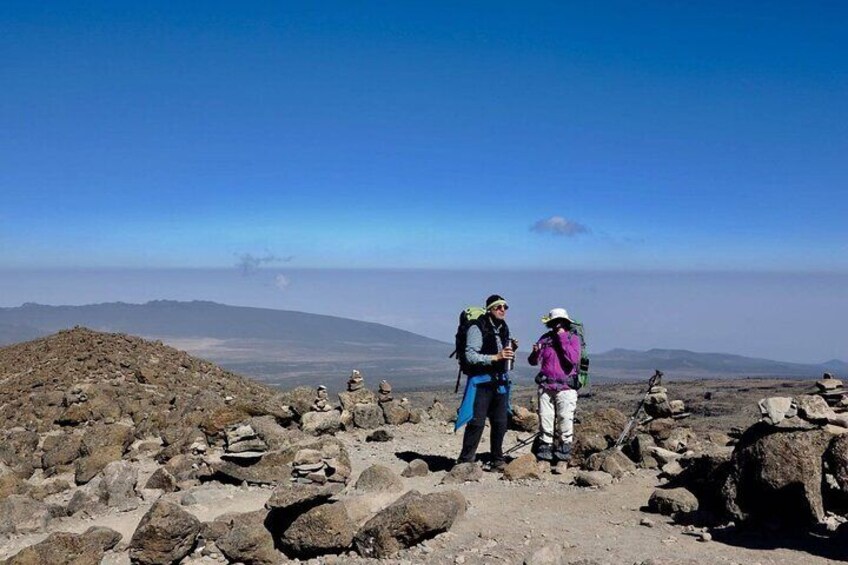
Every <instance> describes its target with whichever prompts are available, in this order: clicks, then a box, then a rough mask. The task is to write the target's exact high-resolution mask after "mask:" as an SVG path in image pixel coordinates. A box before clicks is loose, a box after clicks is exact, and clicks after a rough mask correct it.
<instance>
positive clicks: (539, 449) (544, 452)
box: [527, 308, 581, 470]
mask: <svg viewBox="0 0 848 565" xmlns="http://www.w3.org/2000/svg"><path fill="white" fill-rule="evenodd" d="M542 323H544V324H545V326H546V327H547V328H548V331H547V332H545V333H544V334H543V335H542V337H540V338H539V341H537V342H536V343H535V344H533V351H532V352H531V353H530V357H529V358H528V359H527V361H528V362H529V363H530V364H531V365H533V366H536V365H539V366H540V367H539V374H538V375H536V384H538V385H539V391H538V392H539V427H540V430H539V438H538V440H537V443H536V446H535V452H536V457H537V458H538V459H540V460H543V461H551V462H552V463H553V465H554V468H553V470H556V463H557V461H568V460H569V459H570V458H571V444H572V442H573V440H574V410H575V408H577V388H579V384H578V383H577V381H576V378H577V371H578V367H579V365H580V353H581V352H580V337H579V336H578V335H577V334H576V333H574V332H571V331H569V330H571V326H572V320H571V319H570V318H569V317H568V312H567V311H566V310H565V308H554V309H553V310H551V311H550V312H549V313H548V315H547V316H544V317H543V318H542ZM555 421H556V424H557V425H556V437H555V436H554V422H555ZM554 439H556V445H554Z"/></svg>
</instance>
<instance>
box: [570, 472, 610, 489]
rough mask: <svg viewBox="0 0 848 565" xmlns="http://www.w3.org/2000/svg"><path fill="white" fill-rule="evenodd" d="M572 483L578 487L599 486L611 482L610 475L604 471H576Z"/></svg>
mask: <svg viewBox="0 0 848 565" xmlns="http://www.w3.org/2000/svg"><path fill="white" fill-rule="evenodd" d="M574 483H575V484H576V485H577V486H579V487H596V488H601V487H605V486H607V485H611V484H612V475H610V474H609V473H607V472H605V471H577V474H576V475H575V476H574Z"/></svg>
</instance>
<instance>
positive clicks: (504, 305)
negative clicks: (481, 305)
mask: <svg viewBox="0 0 848 565" xmlns="http://www.w3.org/2000/svg"><path fill="white" fill-rule="evenodd" d="M492 310H503V311H504V312H506V311H507V310H509V306H507V305H506V304H498V305H497V306H494V307H493V308H492Z"/></svg>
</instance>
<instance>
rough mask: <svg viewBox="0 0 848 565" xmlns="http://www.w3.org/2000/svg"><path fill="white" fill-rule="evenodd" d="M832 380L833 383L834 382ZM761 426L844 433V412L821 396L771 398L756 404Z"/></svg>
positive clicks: (846, 422) (847, 414)
mask: <svg viewBox="0 0 848 565" xmlns="http://www.w3.org/2000/svg"><path fill="white" fill-rule="evenodd" d="M834 380H835V379H834ZM759 409H760V414H761V419H760V420H761V422H762V423H764V424H766V425H769V426H774V427H778V428H783V429H813V428H817V427H818V428H827V429H828V431H830V432H831V433H837V434H842V433H848V412H845V411H844V410H843V409H842V408H841V407H837V408H834V407H832V406H830V405H829V404H828V403H827V401H826V400H825V398H824V397H822V396H821V395H813V394H803V395H800V396H797V397H794V398H793V397H789V396H772V397H769V398H763V399H762V400H760V402H759Z"/></svg>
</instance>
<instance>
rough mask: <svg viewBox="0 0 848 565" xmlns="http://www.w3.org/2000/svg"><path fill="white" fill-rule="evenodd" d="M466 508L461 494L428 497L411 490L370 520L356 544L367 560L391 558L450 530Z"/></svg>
mask: <svg viewBox="0 0 848 565" xmlns="http://www.w3.org/2000/svg"><path fill="white" fill-rule="evenodd" d="M465 508H466V501H465V497H463V496H462V494H460V493H459V492H458V491H447V492H438V493H433V494H425V495H422V494H420V493H419V492H417V491H409V492H407V493H406V494H404V495H403V496H402V497H400V498H399V499H398V500H397V501H395V502H394V503H392V504H391V505H389V506H387V507H386V508H385V509H383V510H382V511H380V512H379V513H377V514H376V515H375V516H374V517H373V518H371V519H370V520H368V522H366V523H365V525H364V526H363V527H362V528H361V529H360V530H359V532H357V533H356V536H355V538H354V544H355V546H356V549H357V551H358V552H359V553H360V555H363V556H365V557H377V558H386V557H391V556H392V555H394V554H395V553H397V552H398V551H400V550H401V549H403V548H407V547H411V546H413V545H415V544H418V543H420V542H422V541H424V540H426V539H429V538H431V537H433V536H435V535H437V534H439V533H441V532H444V531H447V530H449V529H450V527H451V526H452V525H453V523H454V521H455V520H456V518H457V517H459V516H461V515H463V514H464V513H465Z"/></svg>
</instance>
